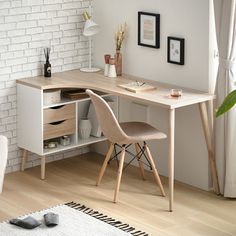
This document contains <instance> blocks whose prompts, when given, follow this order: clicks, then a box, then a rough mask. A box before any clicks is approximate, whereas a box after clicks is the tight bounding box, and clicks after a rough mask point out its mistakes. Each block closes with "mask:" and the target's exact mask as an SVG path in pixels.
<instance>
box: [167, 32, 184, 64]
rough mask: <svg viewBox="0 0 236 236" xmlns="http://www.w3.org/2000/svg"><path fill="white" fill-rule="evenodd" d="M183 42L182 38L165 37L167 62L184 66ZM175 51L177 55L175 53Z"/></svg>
mask: <svg viewBox="0 0 236 236" xmlns="http://www.w3.org/2000/svg"><path fill="white" fill-rule="evenodd" d="M184 48H185V40H184V38H176V37H170V36H169V37H167V62H169V63H173V64H177V65H184V63H185V62H184V53H185V49H184ZM175 51H176V52H177V53H175Z"/></svg>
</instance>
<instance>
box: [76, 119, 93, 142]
mask: <svg viewBox="0 0 236 236" xmlns="http://www.w3.org/2000/svg"><path fill="white" fill-rule="evenodd" d="M91 130H92V125H91V122H90V120H89V119H87V118H84V119H81V120H80V121H79V136H80V138H82V139H87V138H89V137H90V134H91Z"/></svg>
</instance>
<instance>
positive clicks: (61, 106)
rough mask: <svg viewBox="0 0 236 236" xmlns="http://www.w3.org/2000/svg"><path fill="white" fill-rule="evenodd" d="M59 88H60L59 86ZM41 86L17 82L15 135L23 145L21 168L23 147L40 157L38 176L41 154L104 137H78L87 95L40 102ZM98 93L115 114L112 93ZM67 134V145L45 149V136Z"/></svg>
mask: <svg viewBox="0 0 236 236" xmlns="http://www.w3.org/2000/svg"><path fill="white" fill-rule="evenodd" d="M60 89H61V88H60ZM43 92H44V90H42V89H38V88H34V87H31V86H27V85H23V84H19V83H18V84H17V102H18V108H17V132H18V134H17V137H18V146H19V147H20V148H23V150H24V151H23V161H22V170H24V166H25V162H26V161H27V151H30V152H32V153H36V154H38V155H39V156H40V157H41V158H42V162H41V178H42V179H44V178H45V157H46V156H47V155H49V154H52V153H57V152H60V151H65V150H69V149H72V148H77V147H83V146H86V145H89V144H93V143H97V142H101V141H104V140H106V138H105V137H104V136H101V137H93V136H90V137H89V138H88V139H81V138H80V137H79V132H78V123H79V120H80V119H81V118H84V117H86V116H87V112H88V109H89V105H90V98H83V99H79V100H70V99H66V98H62V99H61V101H60V102H59V103H57V104H52V105H44V101H43ZM97 93H99V94H100V95H101V96H102V97H104V98H105V99H106V98H110V99H112V100H113V101H114V103H115V104H114V106H113V107H114V113H115V115H116V116H118V99H117V97H116V96H112V95H109V94H105V93H101V92H97ZM64 135H69V136H70V139H71V142H70V144H69V145H67V146H63V145H60V144H58V145H57V147H56V148H50V149H48V148H47V149H45V148H44V142H45V141H46V140H50V139H54V138H59V137H61V136H64Z"/></svg>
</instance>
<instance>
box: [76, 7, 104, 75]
mask: <svg viewBox="0 0 236 236" xmlns="http://www.w3.org/2000/svg"><path fill="white" fill-rule="evenodd" d="M89 12H90V15H91V5H89ZM90 15H89V14H88V12H87V11H85V12H84V13H83V16H84V19H85V25H84V31H83V35H84V36H86V37H88V38H89V67H87V68H81V69H80V71H83V72H97V71H100V69H99V68H95V67H92V38H91V37H92V36H93V35H95V34H97V33H98V32H99V30H100V27H99V25H98V24H96V23H95V22H94V21H92V20H91V16H90Z"/></svg>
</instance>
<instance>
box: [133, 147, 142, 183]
mask: <svg viewBox="0 0 236 236" xmlns="http://www.w3.org/2000/svg"><path fill="white" fill-rule="evenodd" d="M134 145H135V149H136V154H137V155H138V153H139V152H140V151H141V150H140V148H139V146H138V144H137V143H135V144H134ZM140 155H142V154H140ZM140 155H139V156H138V164H139V168H140V173H141V176H142V179H143V180H145V174H144V167H143V162H142V161H141V160H140Z"/></svg>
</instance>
